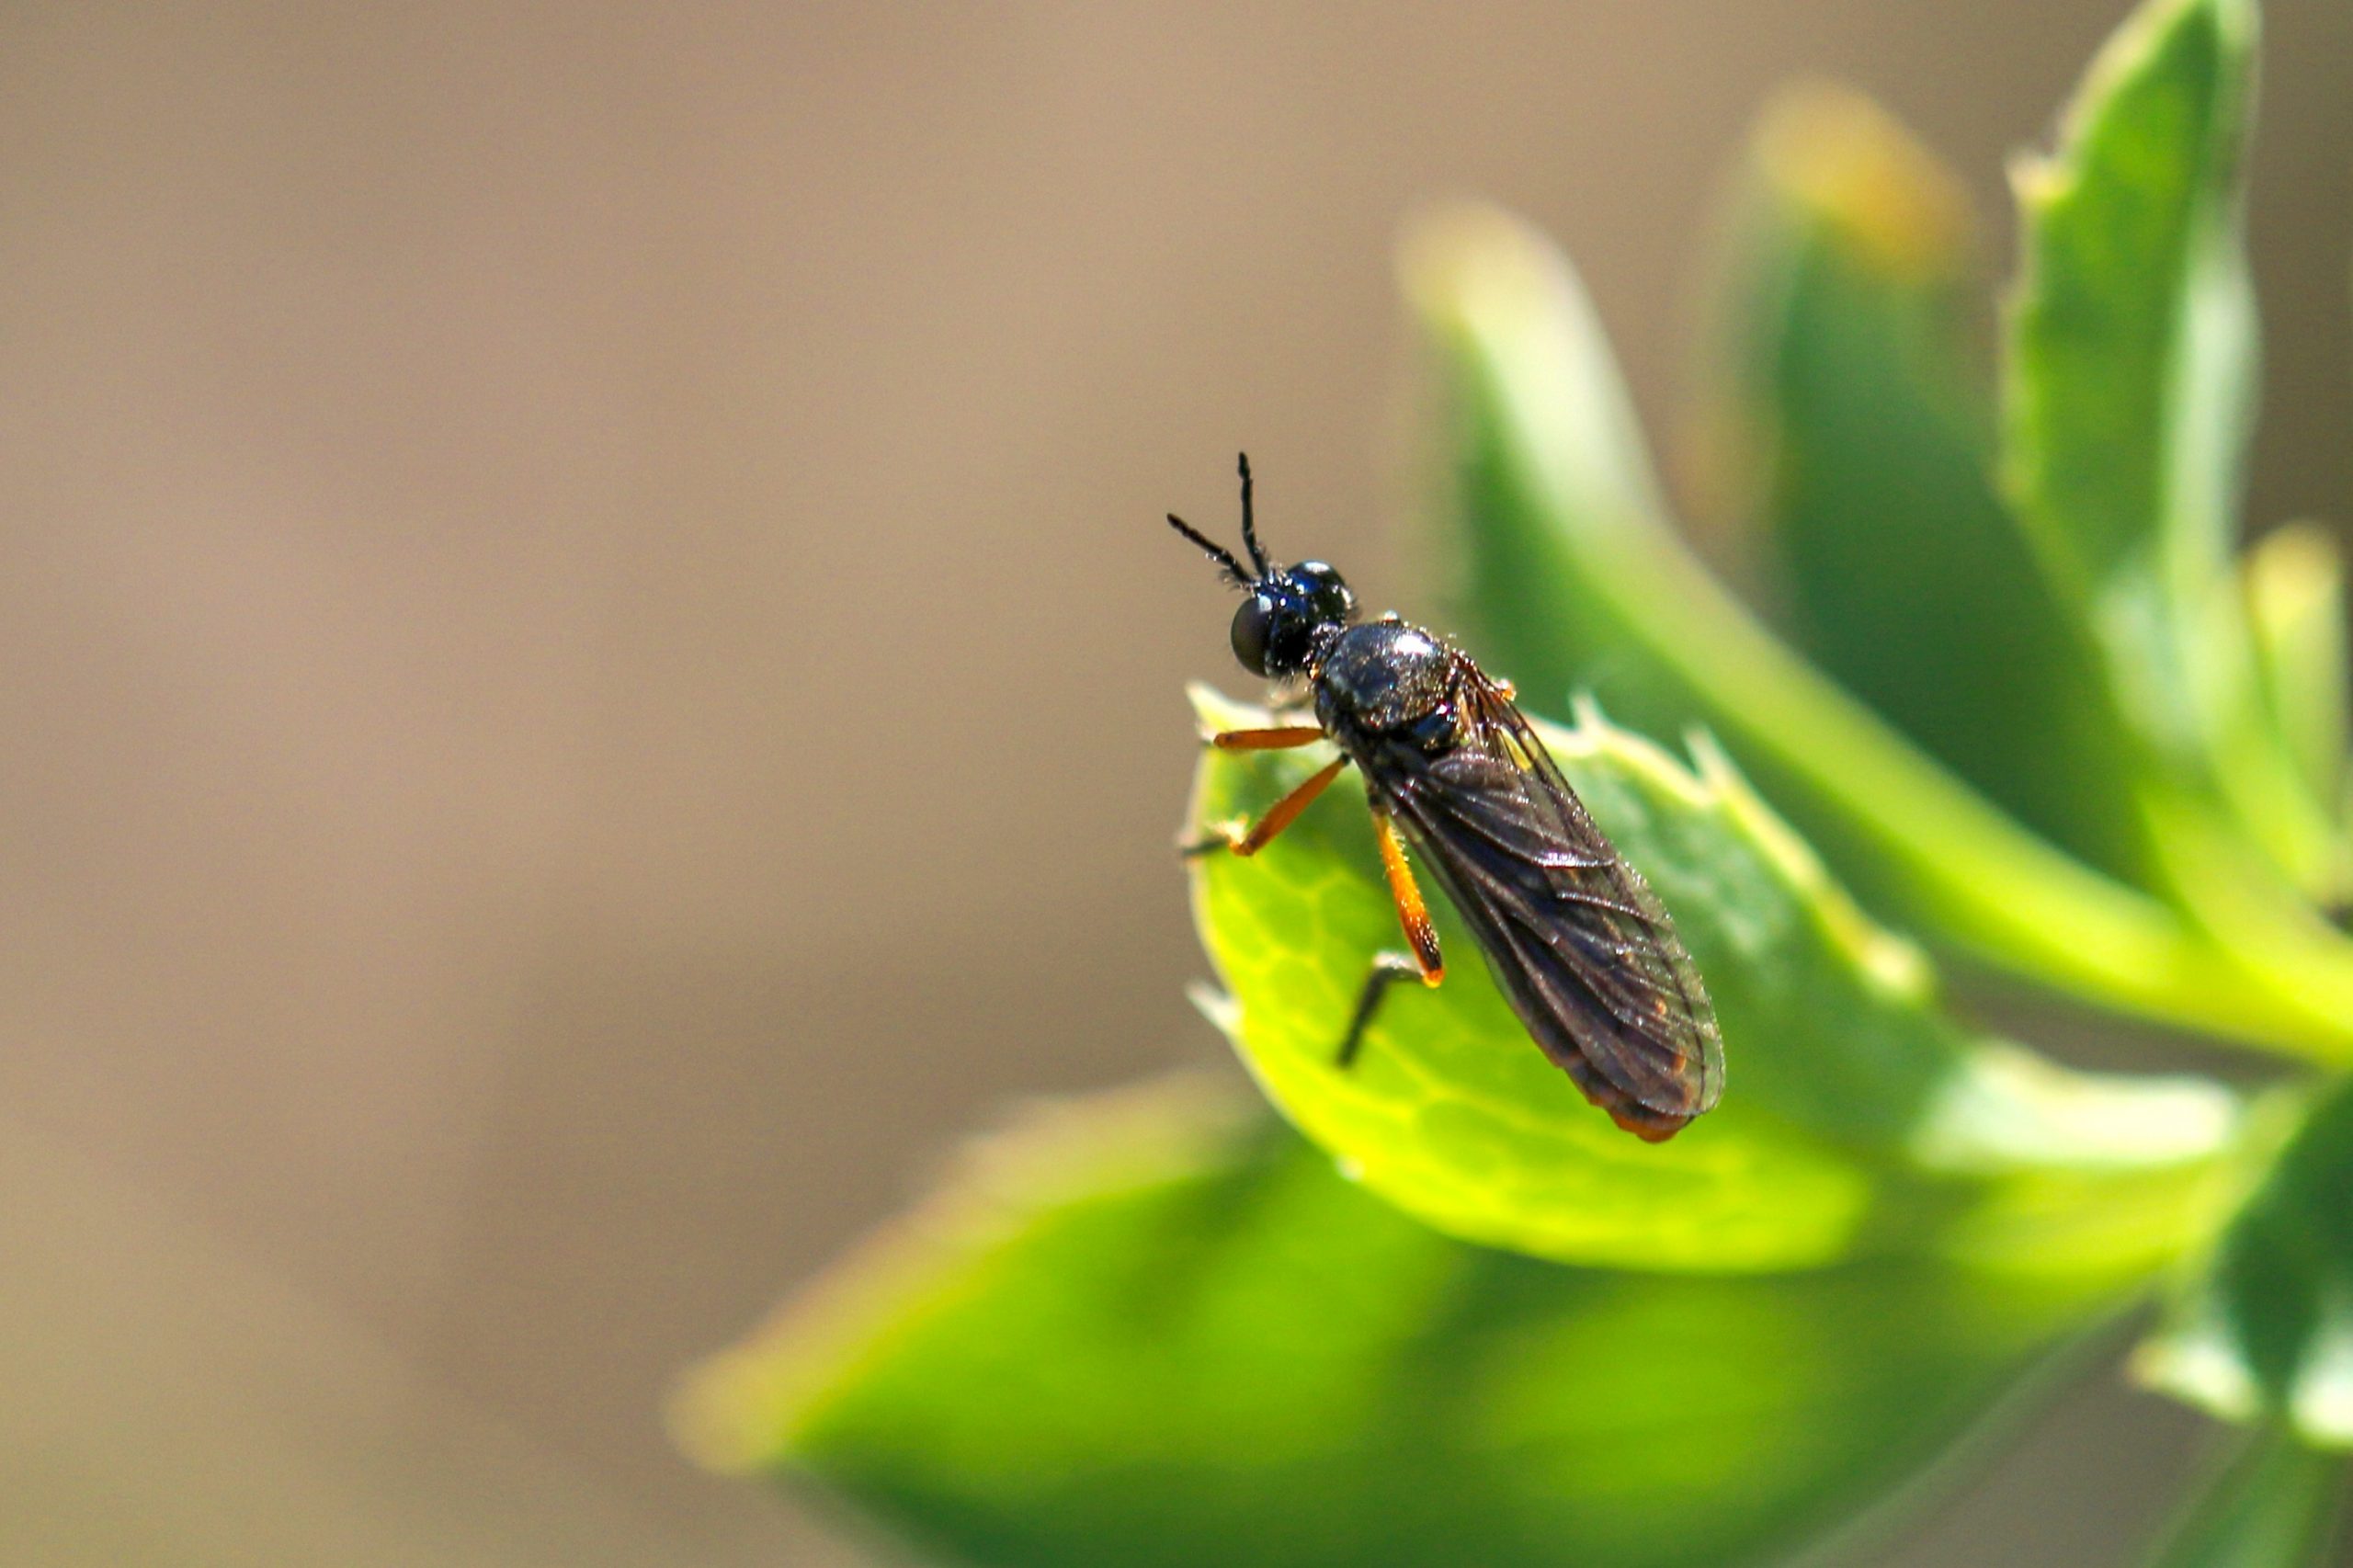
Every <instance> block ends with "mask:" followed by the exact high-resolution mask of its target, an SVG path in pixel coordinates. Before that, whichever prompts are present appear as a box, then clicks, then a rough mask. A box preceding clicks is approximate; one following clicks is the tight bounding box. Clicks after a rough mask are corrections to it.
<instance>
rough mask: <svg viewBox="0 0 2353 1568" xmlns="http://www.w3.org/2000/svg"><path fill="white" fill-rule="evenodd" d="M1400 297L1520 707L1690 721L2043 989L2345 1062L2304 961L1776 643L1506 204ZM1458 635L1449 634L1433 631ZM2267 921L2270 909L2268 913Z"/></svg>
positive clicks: (1927, 916)
mask: <svg viewBox="0 0 2353 1568" xmlns="http://www.w3.org/2000/svg"><path fill="white" fill-rule="evenodd" d="M1404 271H1405V281H1406V288H1407V292H1408V295H1409V297H1410V299H1411V300H1412V301H1413V303H1414V306H1415V310H1416V312H1417V313H1418V315H1419V317H1420V319H1421V321H1422V324H1423V325H1424V328H1425V330H1426V332H1427V335H1428V338H1429V341H1430V344H1431V346H1432V350H1433V358H1434V361H1435V367H1436V369H1437V371H1438V376H1439V379H1440V383H1441V388H1442V391H1443V392H1444V394H1445V397H1446V403H1447V407H1448V410H1449V415H1450V420H1449V427H1448V434H1447V442H1448V451H1449V456H1450V459H1451V463H1450V468H1449V477H1450V478H1451V479H1452V480H1454V481H1455V484H1454V495H1455V499H1456V501H1457V506H1455V508H1454V513H1455V517H1454V526H1453V527H1452V528H1450V529H1449V532H1448V534H1447V536H1446V543H1447V544H1448V545H1449V547H1450V548H1451V550H1452V551H1453V552H1454V554H1455V555H1456V557H1457V559H1458V560H1459V562H1460V564H1461V569H1462V576H1463V581H1462V584H1461V599H1460V603H1459V605H1458V608H1457V612H1456V613H1457V614H1458V616H1459V617H1460V621H1459V625H1460V626H1461V630H1463V631H1465V632H1466V633H1467V634H1468V638H1469V642H1470V645H1471V647H1472V650H1473V651H1474V652H1476V653H1478V654H1479V655H1480V656H1481V657H1482V658H1483V660H1485V661H1486V662H1487V663H1488V665H1489V666H1490V667H1491V668H1493V669H1495V670H1496V671H1497V672H1499V673H1501V674H1505V675H1508V676H1512V677H1514V678H1515V679H1517V680H1518V683H1519V687H1520V690H1521V692H1522V693H1523V695H1524V696H1525V698H1526V699H1527V700H1528V701H1529V704H1530V706H1532V707H1533V708H1534V709H1536V710H1538V711H1544V710H1548V709H1549V710H1552V711H1558V710H1559V709H1560V708H1561V707H1562V706H1563V704H1564V702H1565V700H1566V699H1567V696H1568V694H1569V692H1571V691H1572V690H1574V689H1578V688H1581V687H1582V688H1588V689H1591V690H1594V691H1595V692H1597V694H1598V695H1599V696H1600V698H1601V699H1602V700H1603V701H1604V702H1606V703H1607V704H1608V707H1609V708H1610V710H1612V711H1613V712H1618V713H1620V714H1622V715H1624V716H1625V717H1626V718H1627V719H1628V720H1629V721H1630V722H1632V723H1633V724H1634V725H1635V726H1636V727H1638V728H1640V729H1643V730H1645V731H1648V732H1650V733H1665V734H1673V733H1678V732H1679V731H1681V730H1682V729H1683V728H1684V726H1686V725H1688V724H1689V723H1691V722H1695V721H1697V722H1704V723H1706V724H1707V725H1708V726H1709V727H1710V728H1711V730H1712V731H1713V732H1714V733H1716V734H1718V735H1720V736H1721V737H1722V739H1723V742H1724V744H1725V746H1726V748H1727V749H1728V750H1729V751H1730V752H1731V753H1732V755H1733V756H1734V757H1735V758H1736V759H1738V761H1739V763H1740V766H1741V767H1742V768H1743V769H1744V770H1745V771H1746V772H1747V773H1748V774H1749V775H1750V776H1751V777H1753V778H1756V779H1758V780H1759V782H1760V784H1761V786H1762V787H1763V789H1764V790H1765V791H1766V793H1767V794H1768V797H1769V798H1770V799H1771V800H1772V801H1774V803H1775V806H1776V807H1777V808H1778V809H1779V810H1780V811H1782V812H1786V813H1787V814H1788V815H1789V816H1790V818H1791V819H1792V820H1793V821H1794V822H1795V823H1796V824H1797V826H1798V827H1799V828H1800V829H1801V830H1802V832H1803V833H1804V834H1805V835H1806V836H1807V838H1808V840H1809V841H1810V842H1811V843H1812V844H1813V846H1815V847H1816V848H1818V849H1819V850H1821V852H1822V853H1823V854H1824V857H1825V858H1827V859H1828V860H1829V861H1830V862H1831V864H1832V865H1833V866H1834V867H1836V869H1837V871H1838V873H1839V874H1840V876H1842V877H1843V878H1845V879H1846V880H1847V881H1848V882H1849V883H1850V884H1852V885H1853V886H1855V887H1856V889H1857V890H1858V892H1859V893H1861V895H1862V896H1863V897H1864V898H1865V899H1866V900H1867V901H1868V902H1870V903H1871V904H1872V905H1873V906H1874V907H1875V908H1877V909H1879V910H1880V911H1881V912H1882V913H1885V914H1888V915H1893V916H1894V917H1896V918H1898V919H1900V920H1902V921H1904V923H1906V924H1908V925H1910V926H1914V927H1915V928H1917V929H1920V930H1922V931H1925V932H1927V933H1930V934H1933V935H1936V936H1938V937H1942V938H1944V939H1946V940H1949V941H1951V942H1954V943H1957V944H1961V945H1962V946H1965V947H1966V948H1968V949H1970V950H1972V952H1974V953H1975V954H1977V955H1979V956H1981V957H1983V958H1985V959H1988V960H1993V961H1995V962H1997V963H2000V964H2002V965H2004V966H2006V967H2007V968H2009V969H2011V970H2013V971H2017V972H2018V973H2021V974H2024V975H2027V976H2029V977H2030V978H2033V979H2035V980H2038V981H2040V982H2041V983H2045V984H2050V985H2054V986H2058V987H2061V988H2063V989H2066V990H2071V991H2074V992H2076V993H2078V994H2082V995H2084V996H2086V997H2088V998H2090V999H2093V1000H2096V1001H2098V1002H2101V1003H2104V1004H2106V1005H2108V1006H2113V1007H2119V1008H2122V1009H2125V1010H2128V1011H2133V1012H2138V1013H2141V1014H2143V1015H2145V1016H2149V1017H2158V1018H2163V1019H2166V1020H2169V1021H2172V1022H2175V1023H2177V1024H2183V1025H2188V1026H2190V1027H2194V1028H2206V1029H2209V1030H2211V1031H2213V1032H2215V1033H2217V1034H2219V1035H2222V1036H2223V1037H2225V1038H2229V1039H2234V1040H2247V1041H2253V1042H2257V1043H2264V1044H2268V1045H2273V1046H2281V1047H2286V1048H2289V1049H2293V1050H2298V1051H2305V1052H2309V1053H2310V1054H2313V1055H2315V1056H2320V1057H2325V1058H2337V1059H2342V1058H2344V1057H2346V1056H2347V1055H2348V1054H2353V1003H2347V1005H2346V1006H2337V1005H2336V1004H2337V1003H2338V1002H2339V1001H2340V1000H2344V998H2342V997H2340V996H2339V995H2338V994H2336V992H2334V991H2332V990H2331V989H2330V988H2329V986H2328V985H2326V984H2315V985H2313V987H2312V988H2311V990H2310V991H2309V992H2308V991H2306V990H2303V989H2300V988H2299V986H2298V984H2297V983H2300V982H2307V981H2311V980H2313V971H2314V969H2315V967H2316V966H2315V965H2313V964H2310V963H2304V962H2302V961H2301V960H2302V954H2303V952H2304V951H2305V949H2309V947H2310V943H2309V941H2305V948H2304V949H2298V948H2297V947H2296V946H2295V940H2304V939H2303V938H2302V937H2300V936H2298V934H2296V933H2292V932H2291V933H2290V934H2289V935H2290V937H2292V938H2294V939H2295V940H2290V941H2283V942H2282V944H2281V945H2280V947H2279V951H2280V952H2281V953H2286V954H2289V955H2290V957H2292V958H2295V959H2297V960H2298V961H2297V962H2296V963H2295V964H2294V965H2293V966H2292V972H2290V973H2289V974H2286V975H2284V976H2283V975H2281V974H2279V973H2275V972H2273V967H2274V963H2275V958H2274V955H2271V954H2256V955H2251V954H2249V953H2247V952H2245V951H2243V950H2239V949H2225V948H2223V947H2222V946H2221V945H2220V944H2219V943H2217V942H2216V941H2215V940H2214V939H2213V938H2212V937H2211V936H2210V935H2209V934H2208V933H2207V932H2206V931H2205V930H2203V929H2201V928H2200V927H2199V926H2194V925H2193V924H2191V923H2190V922H2189V921H2188V920H2186V919H2185V918H2184V917H2183V916H2182V915H2180V913H2179V912H2177V911H2176V910H2174V909H2172V908H2170V907H2168V906H2167V905H2165V903H2160V902H2159V901H2157V900H2155V899H2154V898H2152V897H2149V896H2148V895H2145V894H2143V893H2140V892H2136V891H2134V890H2132V889H2131V888H2129V887H2127V886H2125V885H2123V884H2121V883H2119V882H2117V881H2113V880H2112V879H2109V878H2106V877H2103V876H2100V875H2099V874H2097V872H2095V871H2093V870H2091V869H2089V868H2087V867H2086V866H2085V865H2084V864H2083V863H2082V862H2080V861H2078V860H2075V859H2074V858H2072V857H2069V856H2067V855H2065V854H2063V853H2061V852H2060V851H2059V850H2057V849H2055V848H2053V847H2052V846H2051V845H2050V844H2049V843H2047V842H2046V841H2044V840H2042V839H2040V838H2038V837H2036V836H2034V835H2031V834H2029V833H2028V832H2027V831H2025V830H2024V829H2023V828H2021V827H2020V826H2019V825H2018V824H2017V823H2016V822H2015V821H2014V820H2013V819H2011V818H2010V817H2008V816H2006V815H2005V814H2004V813H2003V812H2000V811H1999V810H1997V809H1996V808H1995V807H1994V806H1993V805H1992V804H1990V803H1989V802H1988V801H1986V800H1985V799H1984V796H1982V795H1979V794H1978V793H1976V792H1975V791H1973V790H1970V789H1969V788H1968V787H1967V786H1966V785H1964V784H1962V783H1961V781H1960V780H1959V779H1957V778H1954V777H1953V776H1952V775H1951V774H1949V773H1948V772H1946V771H1944V770H1943V769H1941V768H1939V767H1937V765H1936V764H1935V763H1934V762H1932V761H1931V760H1929V759H1928V758H1927V756H1924V755H1922V754H1921V753H1920V752H1919V751H1918V750H1917V749H1915V747H1913V746H1912V745H1911V744H1908V743H1907V742H1905V741H1904V739H1903V738H1902V737H1901V736H1900V735H1898V734H1897V733H1895V732H1894V731H1893V730H1892V729H1891V728H1889V727H1888V725H1887V724H1886V723H1885V722H1883V721H1881V720H1880V719H1879V718H1877V717H1876V716H1875V715H1873V714H1872V713H1871V712H1870V711H1869V710H1867V709H1865V708H1863V707H1862V706H1861V705H1860V704H1859V703H1858V702H1857V701H1856V700H1855V699H1852V698H1850V697H1848V696H1847V694H1846V693H1844V692H1842V691H1841V690H1839V689H1838V688H1837V687H1836V686H1833V685H1832V684H1831V683H1829V682H1828V681H1826V680H1825V679H1824V678H1823V676H1821V674H1820V673H1819V672H1817V671H1815V670H1813V668H1811V667H1810V666H1808V665H1805V664H1804V663H1803V662H1802V661H1801V660H1800V659H1798V658H1797V656H1796V655H1794V654H1793V653H1790V650H1789V649H1788V648H1787V646H1786V645H1784V644H1783V643H1781V642H1778V641H1777V640H1776V639H1774V637H1773V636H1772V635H1771V634H1770V633H1769V632H1768V631H1765V630H1764V629H1763V628H1762V627H1760V626H1759V625H1758V624H1757V623H1756V620H1755V619H1753V618H1752V617H1751V616H1750V615H1749V614H1748V613H1747V611H1746V610H1745V609H1744V608H1742V607H1741V606H1740V605H1739V604H1738V602H1737V601H1735V600H1734V599H1733V597H1731V596H1730V595H1728V594H1727V593H1726V592H1725V591H1724V590H1723V588H1722V586H1721V585H1719V584H1718V583H1717V582H1716V581H1715V580H1714V579H1713V578H1711V576H1709V574H1707V573H1706V571H1705V570H1704V569H1703V568H1701V567H1700V566H1699V563H1698V562H1696V561H1694V560H1693V559H1692V558H1691V556H1690V554H1689V553H1688V551H1686V550H1685V549H1684V548H1683V547H1682V546H1681V544H1680V543H1679V542H1678V541H1677V540H1676V539H1675V538H1674V536H1673V535H1672V533H1671V532H1669V530H1668V529H1667V528H1666V526H1665V521H1664V518H1665V507H1664V505H1663V503H1662V502H1661V500H1660V498H1659V496H1658V494H1657V492H1656V487H1655V485H1654V483H1653V481H1652V478H1651V474H1650V470H1649V467H1648V464H1647V461H1646V460H1645V457H1644V453H1643V444H1642V440H1641V437H1640V435H1639V433H1638V432H1637V431H1636V429H1635V426H1634V422H1633V417H1632V414H1631V410H1630V409H1629V408H1628V406H1627V404H1626V401H1625V395H1624V392H1623V391H1622V389H1621V388H1620V384H1619V381H1618V378H1617V375H1616V372H1615V369H1614V368H1613V366H1612V364H1611V362H1610V357H1609V353H1608V347H1607V346H1606V344H1605V342H1604V340H1603V337H1602V335H1601V332H1600V328H1599V326H1598V324H1597V323H1596V322H1595V321H1594V319H1593V315H1592V312H1591V310H1590V308H1589V306H1588V305H1587V304H1586V300H1585V297H1584V294H1583V293H1582V291H1581V290H1579V289H1578V288H1577V286H1576V283H1575V280H1574V278H1573V276H1572V275H1571V274H1570V272H1569V270H1568V267H1567V265H1566V264H1565V263H1564V262H1563V260H1562V259H1561V258H1560V256H1559V255H1558V253H1557V252H1555V251H1553V250H1552V247H1551V246H1549V245H1548V244H1545V242H1544V241H1543V240H1542V239H1540V237H1539V236H1537V235H1536V234H1534V233H1532V232H1530V231H1529V230H1528V229H1527V228H1526V227H1525V226H1523V225H1522V224H1520V223H1518V222H1516V221H1514V220H1512V219H1510V218H1507V217H1506V216H1504V215H1502V214H1501V213H1497V212H1495V211H1492V210H1483V209H1482V210H1468V211H1463V212H1457V213H1452V214H1449V215H1444V216H1441V217H1438V218H1436V219H1433V220H1430V221H1428V222H1425V223H1424V224H1423V225H1422V226H1421V227H1420V228H1419V229H1418V230H1417V231H1416V232H1415V234H1414V235H1413V236H1411V238H1410V239H1409V242H1408V244H1407V246H1406V250H1405V258H1404ZM1448 630H1454V628H1453V627H1449V628H1448ZM2258 913H2260V912H2258Z"/></svg>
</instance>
